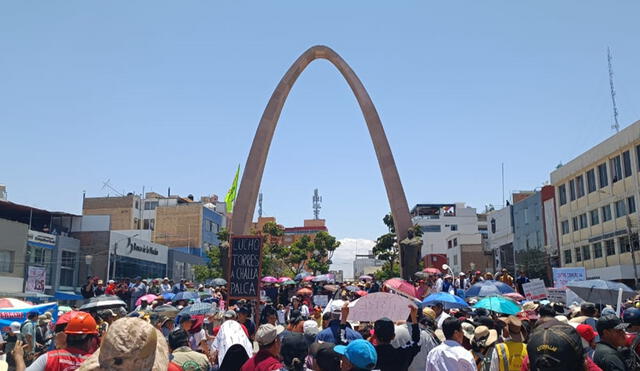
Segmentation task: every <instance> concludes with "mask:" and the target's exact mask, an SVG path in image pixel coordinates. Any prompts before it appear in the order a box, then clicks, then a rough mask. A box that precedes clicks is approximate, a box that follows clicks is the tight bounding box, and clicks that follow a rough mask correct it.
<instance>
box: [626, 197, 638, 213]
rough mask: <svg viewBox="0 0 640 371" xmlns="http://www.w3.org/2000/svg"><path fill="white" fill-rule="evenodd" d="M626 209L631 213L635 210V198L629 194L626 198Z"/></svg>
mask: <svg viewBox="0 0 640 371" xmlns="http://www.w3.org/2000/svg"><path fill="white" fill-rule="evenodd" d="M627 210H629V214H633V213H635V212H636V198H635V197H633V196H631V197H629V198H627Z"/></svg>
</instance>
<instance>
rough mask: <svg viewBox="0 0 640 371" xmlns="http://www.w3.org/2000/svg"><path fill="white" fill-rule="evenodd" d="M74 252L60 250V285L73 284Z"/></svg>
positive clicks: (71, 285)
mask: <svg viewBox="0 0 640 371" xmlns="http://www.w3.org/2000/svg"><path fill="white" fill-rule="evenodd" d="M75 266H76V253H74V252H71V251H64V250H62V259H61V261H60V286H70V287H73V286H75V283H74V278H75V274H76V272H75Z"/></svg>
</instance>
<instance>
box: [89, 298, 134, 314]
mask: <svg viewBox="0 0 640 371" xmlns="http://www.w3.org/2000/svg"><path fill="white" fill-rule="evenodd" d="M126 306H127V304H126V303H125V302H124V301H122V300H120V298H119V297H117V296H114V295H100V296H96V297H95V298H91V299H89V302H88V303H86V304H84V305H83V306H81V307H80V310H82V311H85V312H86V311H94V310H101V309H110V308H117V307H126Z"/></svg>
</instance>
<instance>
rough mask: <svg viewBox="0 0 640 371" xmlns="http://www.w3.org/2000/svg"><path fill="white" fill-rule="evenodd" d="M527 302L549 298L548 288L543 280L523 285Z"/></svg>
mask: <svg viewBox="0 0 640 371" xmlns="http://www.w3.org/2000/svg"><path fill="white" fill-rule="evenodd" d="M522 290H523V291H524V297H525V298H526V299H527V300H542V299H544V298H546V297H547V288H546V287H545V286H544V281H542V280H532V281H531V282H529V283H525V284H523V285H522Z"/></svg>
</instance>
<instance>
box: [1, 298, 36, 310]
mask: <svg viewBox="0 0 640 371" xmlns="http://www.w3.org/2000/svg"><path fill="white" fill-rule="evenodd" d="M32 306H33V305H32V304H30V303H27V302H26V301H22V300H18V299H14V298H0V308H16V309H21V308H31V307H32Z"/></svg>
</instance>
